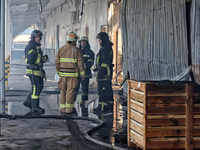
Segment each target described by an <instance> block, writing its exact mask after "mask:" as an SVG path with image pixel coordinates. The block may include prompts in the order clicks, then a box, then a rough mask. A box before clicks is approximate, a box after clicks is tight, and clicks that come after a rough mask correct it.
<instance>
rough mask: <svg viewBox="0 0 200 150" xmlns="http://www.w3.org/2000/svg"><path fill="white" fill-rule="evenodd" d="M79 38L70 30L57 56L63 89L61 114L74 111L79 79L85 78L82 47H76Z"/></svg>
mask: <svg viewBox="0 0 200 150" xmlns="http://www.w3.org/2000/svg"><path fill="white" fill-rule="evenodd" d="M77 38H78V36H77V35H76V34H75V33H73V32H70V33H69V34H68V35H67V44H66V45H64V46H63V47H61V48H60V49H59V51H58V54H57V57H56V62H55V65H56V70H57V73H58V75H59V76H60V79H59V81H58V86H59V88H60V89H61V93H60V99H59V101H60V111H61V114H66V113H67V114H70V113H73V108H74V102H75V100H76V95H77V89H78V87H79V84H80V81H79V79H80V78H81V80H84V75H85V68H84V63H83V61H84V60H83V56H82V53H81V51H80V49H79V48H77V47H76V42H77Z"/></svg>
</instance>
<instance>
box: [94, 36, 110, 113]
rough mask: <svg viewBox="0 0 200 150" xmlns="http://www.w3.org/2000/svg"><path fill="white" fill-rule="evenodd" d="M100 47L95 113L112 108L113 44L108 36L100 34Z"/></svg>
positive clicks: (97, 63)
mask: <svg viewBox="0 0 200 150" xmlns="http://www.w3.org/2000/svg"><path fill="white" fill-rule="evenodd" d="M96 38H97V39H99V44H100V46H101V48H100V50H99V53H98V54H97V56H96V68H95V69H94V71H97V82H98V95H99V104H100V105H99V106H98V107H97V109H95V111H96V112H97V111H103V112H105V111H108V110H112V108H113V90H112V83H111V80H112V73H113V71H112V67H113V64H112V61H113V50H112V45H113V43H112V42H111V41H110V40H109V37H108V34H107V33H105V32H100V33H99V34H98V35H97V37H96Z"/></svg>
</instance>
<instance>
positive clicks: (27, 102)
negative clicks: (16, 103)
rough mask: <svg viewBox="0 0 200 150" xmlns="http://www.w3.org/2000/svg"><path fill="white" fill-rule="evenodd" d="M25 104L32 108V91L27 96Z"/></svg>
mask: <svg viewBox="0 0 200 150" xmlns="http://www.w3.org/2000/svg"><path fill="white" fill-rule="evenodd" d="M23 105H24V106H26V107H28V108H30V109H31V108H32V107H31V93H29V94H28V96H27V98H26V101H25V102H23Z"/></svg>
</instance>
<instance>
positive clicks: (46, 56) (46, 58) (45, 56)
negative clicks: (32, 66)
mask: <svg viewBox="0 0 200 150" xmlns="http://www.w3.org/2000/svg"><path fill="white" fill-rule="evenodd" d="M44 58H45V60H46V61H45V62H47V60H48V58H49V57H48V55H47V54H45V55H44Z"/></svg>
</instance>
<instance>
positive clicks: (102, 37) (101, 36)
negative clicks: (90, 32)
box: [96, 32, 109, 41]
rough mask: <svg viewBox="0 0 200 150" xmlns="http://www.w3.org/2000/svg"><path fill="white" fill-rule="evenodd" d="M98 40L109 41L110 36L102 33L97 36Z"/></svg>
mask: <svg viewBox="0 0 200 150" xmlns="http://www.w3.org/2000/svg"><path fill="white" fill-rule="evenodd" d="M96 38H97V39H101V40H105V41H107V40H109V37H108V34H107V33H106V32H100V33H98V34H97V37H96Z"/></svg>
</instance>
